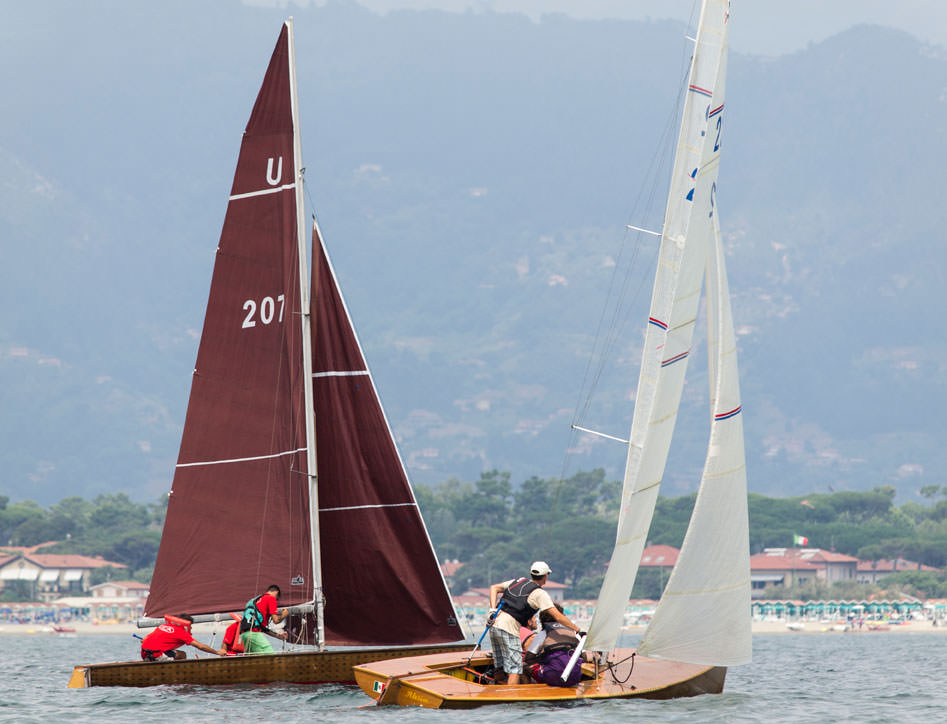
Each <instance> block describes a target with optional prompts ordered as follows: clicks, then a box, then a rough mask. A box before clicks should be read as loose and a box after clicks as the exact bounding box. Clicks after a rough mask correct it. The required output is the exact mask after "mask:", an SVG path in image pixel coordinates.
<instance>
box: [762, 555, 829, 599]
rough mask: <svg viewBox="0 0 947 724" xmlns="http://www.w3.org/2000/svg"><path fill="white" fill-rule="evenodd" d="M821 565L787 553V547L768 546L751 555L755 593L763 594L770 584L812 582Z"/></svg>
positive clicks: (781, 584) (784, 584) (795, 584)
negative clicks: (760, 551) (762, 550)
mask: <svg viewBox="0 0 947 724" xmlns="http://www.w3.org/2000/svg"><path fill="white" fill-rule="evenodd" d="M819 570H820V569H819V567H818V566H816V565H815V564H813V563H810V562H809V561H804V560H802V559H800V558H799V557H797V556H794V555H791V554H787V550H786V549H785V548H768V549H766V550H765V551H764V552H763V553H757V554H756V555H755V556H750V582H751V585H752V588H753V594H754V595H762V592H763V590H764V589H765V588H767V587H769V586H786V587H787V588H788V587H790V586H797V585H801V584H804V583H811V582H812V581H814V580H815V579H816V578H817V577H818V574H819Z"/></svg>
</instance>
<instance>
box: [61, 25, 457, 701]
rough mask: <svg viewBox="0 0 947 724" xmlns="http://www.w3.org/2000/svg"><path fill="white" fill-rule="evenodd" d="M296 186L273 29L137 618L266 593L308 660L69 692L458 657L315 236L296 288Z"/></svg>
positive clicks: (123, 676)
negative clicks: (287, 612)
mask: <svg viewBox="0 0 947 724" xmlns="http://www.w3.org/2000/svg"><path fill="white" fill-rule="evenodd" d="M303 173H304V167H303V163H302V146H301V142H300V135H299V105H298V87H297V81H296V63H295V52H294V42H293V24H292V20H289V21H287V22H286V23H285V24H284V26H283V28H282V31H281V33H280V36H279V39H278V41H277V44H276V48H275V49H274V51H273V55H272V57H271V59H270V62H269V66H268V67H267V71H266V74H265V76H264V79H263V84H262V86H261V88H260V91H259V94H258V95H257V98H256V102H255V103H254V106H253V110H252V112H251V114H250V119H249V121H248V122H247V126H246V130H245V132H244V135H243V141H242V143H241V146H240V155H239V158H238V160H237V169H236V172H235V174H234V180H233V186H232V188H231V192H230V197H229V203H228V205H227V213H226V216H225V218H224V224H223V230H222V231H221V236H220V242H219V244H218V247H217V255H216V259H215V262H214V274H213V278H212V280H211V289H210V295H209V298H208V302H207V310H206V314H205V318H204V327H203V332H202V334H201V342H200V347H199V349H198V354H197V363H196V364H195V368H194V373H193V377H192V383H191V396H190V400H189V402H188V409H187V416H186V419H185V423H184V432H183V435H182V439H181V449H180V453H179V455H178V463H177V466H176V468H175V474H174V482H173V484H172V489H171V493H170V498H169V503H168V513H167V518H166V521H165V527H164V531H163V533H162V538H161V546H160V549H159V551H158V559H157V563H156V565H155V572H154V575H153V577H152V581H151V587H150V593H149V596H148V601H147V603H146V604H145V614H146V615H147V616H150V617H153V618H152V621H151V623H150V625H157V624H159V623H162V622H163V619H162V618H161V617H163V616H168V615H179V614H182V613H186V614H191V615H194V618H195V621H212V620H222V621H225V622H226V623H228V624H229V623H230V615H229V613H230V612H242V611H243V609H244V607H245V605H246V604H247V601H248V600H249V599H251V598H253V597H254V596H257V595H259V594H260V593H262V592H263V591H265V590H266V588H267V587H268V586H269V585H271V584H277V585H278V586H279V587H280V588H281V590H282V597H281V599H280V605H281V606H294V607H296V612H295V613H294V615H293V616H291V617H290V619H289V623H288V624H287V630H288V633H289V634H290V640H291V641H292V642H294V643H298V644H307V645H312V646H315V647H316V648H315V650H313V649H309V650H305V649H302V650H296V651H291V652H281V653H277V654H271V655H264V656H242V657H232V658H231V657H228V658H203V659H195V660H187V661H176V662H171V663H162V662H147V663H145V662H141V661H139V662H135V663H127V662H126V663H116V664H96V665H91V666H80V667H76V671H75V672H74V674H73V677H72V681H71V683H70V685H71V686H75V687H82V686H97V685H122V686H148V685H153V684H170V683H198V684H223V683H238V682H263V681H292V682H318V681H344V682H351V681H353V678H354V677H353V674H352V668H351V667H352V664H354V663H357V662H358V661H365V660H372V659H375V658H379V657H384V656H402V655H405V654H406V653H408V652H416V651H418V650H422V651H428V652H429V651H452V650H457V649H458V648H460V647H461V644H460V643H459V642H461V641H462V640H463V638H464V635H463V632H462V629H461V627H460V624H459V621H458V618H457V614H456V611H455V609H454V604H453V601H452V600H451V597H450V593H449V591H448V589H447V585H446V583H445V581H444V578H443V576H442V574H441V571H440V568H439V566H438V563H437V558H436V556H435V553H434V549H433V546H432V544H431V541H430V538H429V537H428V534H427V530H426V528H425V526H424V522H423V520H422V519H421V514H420V510H419V508H418V505H417V501H416V500H415V498H414V494H413V492H412V490H411V487H410V485H409V483H408V478H407V474H406V472H405V469H404V466H403V464H402V461H401V458H400V456H399V454H398V450H397V447H396V445H395V442H394V438H393V436H392V433H391V429H390V427H389V425H388V421H387V419H386V417H385V414H384V412H383V410H382V407H381V403H380V400H379V398H378V394H377V391H376V389H375V384H374V381H373V379H372V376H371V373H370V372H369V369H368V366H367V364H366V361H365V356H364V354H363V353H362V349H361V345H360V344H359V341H358V338H357V336H356V334H355V329H354V326H353V325H352V321H351V318H350V316H349V313H348V309H347V308H346V306H345V303H344V301H343V298H342V294H341V292H340V290H339V287H338V284H337V282H336V277H335V274H334V272H333V270H332V266H331V264H330V263H329V258H328V254H327V252H326V248H325V245H324V243H323V241H322V237H321V235H320V234H319V230H318V228H317V226H316V225H315V223H313V225H312V277H311V279H310V277H309V273H308V271H307V256H308V249H307V246H308V241H309V239H308V232H309V225H308V224H307V220H306V210H305V205H304V191H303ZM313 218H314V217H313ZM451 642H455V643H453V644H452V643H451ZM421 645H423V649H419V647H420V646H421ZM327 646H335V647H359V648H357V649H353V648H335V649H332V650H327V649H326V647H327Z"/></svg>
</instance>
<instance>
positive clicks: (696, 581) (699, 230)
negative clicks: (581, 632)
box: [355, 0, 751, 708]
mask: <svg viewBox="0 0 947 724" xmlns="http://www.w3.org/2000/svg"><path fill="white" fill-rule="evenodd" d="M729 6H730V3H729V1H728V0H704V3H703V7H702V10H701V17H700V23H699V28H698V32H697V38H696V42H695V47H694V54H693V58H692V60H691V69H690V75H689V80H688V87H687V93H686V96H685V102H684V111H683V119H682V123H681V130H680V134H679V136H678V143H677V151H676V156H675V161H674V166H673V171H672V177H671V185H670V192H669V196H668V201H667V207H666V211H665V218H664V228H663V229H662V232H661V247H660V252H659V259H658V264H657V272H656V276H655V282H654V291H653V294H652V299H651V309H650V313H649V318H648V320H647V324H646V329H647V332H646V336H645V346H644V352H643V355H642V361H641V372H640V376H639V380H638V388H637V395H636V404H635V411H634V418H633V421H632V426H631V435H630V440H629V442H628V443H627V445H628V452H627V463H626V469H625V475H624V483H623V490H622V500H621V510H620V512H619V521H618V532H617V536H616V541H615V547H614V551H613V553H612V557H611V561H610V563H609V566H608V570H607V573H606V576H605V580H604V582H603V584H602V589H601V592H600V594H599V599H598V604H597V606H596V609H595V613H594V615H593V618H592V622H591V624H590V626H589V631H588V636H587V638H586V642H585V644H586V646H585V648H586V652H587V653H589V652H591V654H592V655H591V656H588V655H587V656H586V658H587V659H589V661H588V662H587V663H585V664H583V665H582V666H583V680H582V681H581V682H580V683H579V685H578V686H577V687H576V688H574V689H571V688H570V689H566V688H562V689H560V688H552V687H548V686H545V685H542V684H521V685H515V686H502V685H500V686H484V685H481V684H478V683H476V682H475V681H474V675H473V674H471V673H470V672H469V669H470V668H471V667H469V666H468V667H464V666H462V665H461V664H457V665H456V666H453V667H452V661H454V660H456V657H454V658H453V659H452V657H451V656H450V655H446V654H445V655H433V656H423V657H413V658H409V659H402V660H389V661H379V662H377V663H371V664H363V665H360V666H357V667H356V668H355V673H356V679H357V681H358V683H359V685H360V686H361V687H362V689H363V690H364V691H365V692H366V693H368V694H369V695H370V696H373V697H374V698H375V699H376V700H377V701H378V703H381V704H387V703H393V704H403V705H416V706H430V707H456V708H463V707H471V706H479V705H483V704H496V703H504V702H512V701H524V700H542V701H547V700H555V701H562V700H570V699H607V698H627V697H649V698H670V697H677V696H693V695H696V694H701V693H716V692H719V691H721V690H722V689H723V683H724V678H725V675H726V668H727V667H728V666H736V665H739V664H745V663H748V662H749V661H750V659H751V631H750V615H751V612H750V563H749V525H748V516H747V486H746V467H745V461H744V443H743V426H742V414H741V410H742V407H741V403H740V392H739V382H738V372H737V357H736V341H735V334H734V328H733V318H732V314H731V309H730V300H729V286H728V284H727V276H726V269H725V264H724V250H723V244H722V241H721V234H720V226H719V223H718V218H717V212H716V211H717V210H716V197H717V172H718V167H719V161H720V148H721V136H722V129H723V111H724V92H725V75H726V64H727V30H728V20H729ZM705 277H706V279H707V297H706V307H707V310H708V347H709V350H710V355H709V357H710V382H711V413H712V414H711V423H710V442H709V446H708V450H707V457H706V461H705V464H704V469H703V475H702V478H701V482H700V487H699V490H698V494H697V501H696V504H695V506H694V512H693V515H692V517H691V521H690V525H689V527H688V530H687V534H686V536H685V539H684V543H683V547H682V550H681V553H680V556H679V558H678V562H677V565H676V566H675V568H674V570H673V572H672V574H671V576H670V579H669V581H668V584H667V587H666V588H665V590H664V593H663V595H662V597H661V600H660V602H659V604H658V606H657V609H656V611H655V614H654V617H653V619H652V621H651V622H650V624H649V625H648V628H647V629H646V631H645V633H644V636H643V638H642V640H641V643H640V645H639V647H638V649H637V650H636V651H633V652H632V651H627V650H622V649H616V646H617V643H618V636H619V633H620V630H621V628H622V625H623V623H624V621H623V618H624V613H625V609H626V607H627V605H628V600H629V597H630V594H631V590H632V587H633V585H634V581H635V577H636V575H637V571H638V565H639V562H640V560H641V554H642V551H643V549H644V546H645V541H646V536H647V534H648V529H649V527H650V525H651V519H652V516H653V513H654V507H655V503H656V501H657V497H658V491H659V488H660V484H661V479H662V477H663V475H664V468H665V463H666V461H667V456H668V450H669V448H670V445H671V438H672V434H673V431H674V424H675V421H676V419H677V413H678V408H679V406H680V401H681V393H682V389H683V385H684V374H685V371H686V368H687V362H688V356H689V353H690V350H691V348H692V344H693V332H694V327H695V324H696V321H697V314H698V305H699V301H700V296H701V289H702V286H703V279H704V278H705ZM488 663H489V660H488V659H486V658H481V659H480V660H479V661H478V660H474V661H472V662H471V665H472V666H473V668H474V669H476V667H477V666H478V664H479V665H480V666H483V667H485V666H486V665H487V664H488ZM435 672H438V674H439V675H434V674H435Z"/></svg>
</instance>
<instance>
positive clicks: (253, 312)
mask: <svg viewBox="0 0 947 724" xmlns="http://www.w3.org/2000/svg"><path fill="white" fill-rule="evenodd" d="M277 302H279V318H278V319H277V320H276V321H277V322H279V323H282V321H283V307H284V306H285V303H284V302H285V297H284V296H283V295H282V294H280V295H279V296H278V297H277V298H276V300H275V301H274V300H273V297H263V299H262V300H261V301H260V304H259V310H260V314H259V317H260V322H262V323H263V324H269V323H270V322H272V321H273V315H274V314H276V303H277ZM243 309H244V311H245V312H246V313H247V316H246V317H244V318H243V325H242V328H243V329H248V328H250V327H255V326H256V319H255V317H256V316H257V303H256V300H255V299H248V300H247V301H245V302H244V303H243Z"/></svg>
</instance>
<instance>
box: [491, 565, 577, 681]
mask: <svg viewBox="0 0 947 724" xmlns="http://www.w3.org/2000/svg"><path fill="white" fill-rule="evenodd" d="M550 573H551V571H550V570H549V565H548V564H547V563H546V561H536V562H535V563H533V565H532V566H530V569H529V575H530V577H529V578H511V579H510V580H509V581H503V582H502V583H494V584H493V585H492V586H490V608H492V609H496V608H497V606H498V605H499V606H500V610H499V611H498V612H496V613H494V614H492V615H491V617H492V618H493V619H494V620H493V626H492V627H491V628H490V643H491V645H492V648H493V666H494V669H502V670H503V671H505V672H506V674H507V681H506V683H507V684H518V683H519V682H520V674H522V673H523V649H522V645H521V643H520V626H529V625H530V622H531V619H532V618H533V616H535V615H536V613H537V612H539V611H548V612H549V615H550V616H552V617H553V618H554V619H555V620H556V621H558V622H559V623H561V624H562V625H563V626H565V627H566V628H570V629H572V630H573V631H576V632H579V627H578V626H576V625H575V624H574V623H572V621H570V620H569V619H568V617H566V615H565V614H563V613H560V612H559V611H558V610H557V609H556V607H555V605H554V604H553V602H552V598H551V597H550V595H549V594H548V593H546V591H544V590H543V586H544V585H545V584H546V577H547V576H548V575H549V574H550ZM501 594H502V596H501ZM498 598H499V599H500V600H499V602H498V601H497V599H498Z"/></svg>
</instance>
